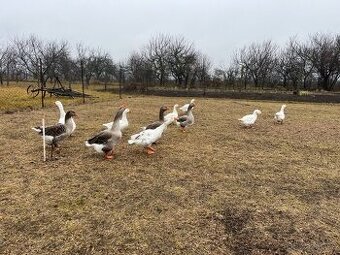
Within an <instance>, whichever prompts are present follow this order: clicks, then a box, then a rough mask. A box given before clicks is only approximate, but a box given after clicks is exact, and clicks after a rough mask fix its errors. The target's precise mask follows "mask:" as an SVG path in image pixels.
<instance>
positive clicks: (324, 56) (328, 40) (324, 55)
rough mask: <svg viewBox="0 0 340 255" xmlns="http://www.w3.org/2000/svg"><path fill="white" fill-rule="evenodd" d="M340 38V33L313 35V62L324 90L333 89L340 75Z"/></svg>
mask: <svg viewBox="0 0 340 255" xmlns="http://www.w3.org/2000/svg"><path fill="white" fill-rule="evenodd" d="M339 40H340V39H339V35H338V36H330V35H322V34H316V35H314V36H313V37H311V62H312V63H313V66H314V67H315V71H316V72H317V74H318V76H319V86H320V87H321V88H322V89H324V90H328V91H329V90H332V89H333V88H334V86H335V84H336V82H337V81H338V79H339V77H340V72H339V65H340V50H339Z"/></svg>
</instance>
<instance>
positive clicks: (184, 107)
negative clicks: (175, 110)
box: [179, 99, 195, 112]
mask: <svg viewBox="0 0 340 255" xmlns="http://www.w3.org/2000/svg"><path fill="white" fill-rule="evenodd" d="M194 102H195V99H191V101H190V104H192V103H194ZM190 104H185V105H183V106H182V107H181V108H179V109H180V110H181V111H182V112H187V111H188V108H189V105H190Z"/></svg>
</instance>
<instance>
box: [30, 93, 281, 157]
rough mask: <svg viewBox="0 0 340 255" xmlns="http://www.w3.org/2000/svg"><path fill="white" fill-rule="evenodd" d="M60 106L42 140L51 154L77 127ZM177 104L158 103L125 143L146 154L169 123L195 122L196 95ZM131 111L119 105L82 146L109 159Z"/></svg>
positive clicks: (246, 120)
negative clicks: (154, 116)
mask: <svg viewBox="0 0 340 255" xmlns="http://www.w3.org/2000/svg"><path fill="white" fill-rule="evenodd" d="M55 104H56V106H57V107H58V109H59V119H58V122H57V124H55V125H52V126H47V127H45V130H44V131H45V142H46V144H47V145H50V146H51V158H52V157H53V152H54V151H55V150H56V149H58V150H59V143H60V142H61V141H63V140H65V139H66V138H67V137H70V136H72V133H73V132H74V130H75V129H76V123H75V121H74V118H75V117H76V116H77V115H76V113H75V112H74V111H67V112H65V110H64V107H63V105H62V103H61V102H60V101H56V102H55ZM178 107H179V105H178V104H175V105H174V106H173V110H172V112H170V113H168V114H166V115H165V112H166V111H167V110H168V107H166V106H161V107H160V109H159V118H158V119H157V120H156V121H154V122H152V123H149V124H147V125H145V126H144V127H142V128H141V130H139V131H138V132H137V133H136V134H134V135H131V137H130V139H129V140H128V144H130V145H132V144H136V145H139V146H142V147H143V148H144V149H145V152H146V153H147V154H148V155H151V154H154V153H155V152H156V150H155V148H154V147H152V146H153V144H155V143H156V142H157V141H158V140H159V139H161V137H162V135H163V133H164V131H165V130H166V129H167V127H168V126H169V125H170V124H172V123H173V124H176V125H177V126H178V127H179V128H180V130H181V131H183V132H185V131H186V129H187V128H188V127H189V126H191V125H193V124H194V123H195V118H194V115H193V109H194V108H195V99H192V100H191V101H190V103H188V104H185V105H183V106H182V107H180V108H179V109H180V111H181V112H182V113H181V114H179V113H178V111H177V108H178ZM285 108H286V105H282V107H281V109H280V111H279V112H277V113H275V115H274V121H275V123H279V124H283V121H284V119H285ZM129 112H130V110H129V108H127V107H125V106H121V107H120V108H119V109H118V111H117V112H116V114H115V115H114V116H113V121H112V122H109V123H105V124H102V125H103V126H104V127H105V129H104V130H102V131H100V132H98V133H97V134H95V135H94V136H92V137H91V138H89V139H87V140H86V141H85V146H86V147H89V148H92V149H93V150H94V151H95V152H97V153H100V154H103V155H104V159H108V160H110V159H112V158H113V157H114V151H115V147H116V146H117V144H118V143H119V142H120V141H121V139H122V136H123V133H122V132H123V131H124V130H125V129H126V128H127V127H128V126H129V121H128V119H127V114H128V113H129ZM260 114H261V111H260V110H258V109H256V110H254V112H253V113H252V114H248V115H245V116H243V117H242V118H240V119H238V120H239V121H240V122H241V124H242V126H244V127H246V128H248V127H253V126H254V124H255V122H256V120H257V118H258V116H259V115H260ZM32 129H33V130H34V131H36V132H37V133H38V134H39V135H43V127H41V126H40V127H39V126H38V127H34V128H32Z"/></svg>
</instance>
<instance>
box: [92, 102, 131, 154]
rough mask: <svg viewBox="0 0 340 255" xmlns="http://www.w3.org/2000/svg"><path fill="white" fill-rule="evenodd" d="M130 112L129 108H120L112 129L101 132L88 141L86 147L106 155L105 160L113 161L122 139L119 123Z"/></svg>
mask: <svg viewBox="0 0 340 255" xmlns="http://www.w3.org/2000/svg"><path fill="white" fill-rule="evenodd" d="M128 110H129V109H127V108H120V109H119V110H118V112H117V113H116V115H115V118H114V120H113V124H112V126H111V128H110V129H106V130H104V131H101V132H99V133H98V134H96V135H95V136H93V137H92V138H90V139H88V140H87V141H86V142H85V145H86V146H87V147H92V148H93V149H94V150H95V151H96V152H98V153H104V158H105V159H112V158H113V151H114V149H115V146H116V145H117V144H118V142H119V141H120V140H121V138H122V131H121V128H120V124H119V122H120V120H121V119H122V115H123V113H126V112H127V111H128Z"/></svg>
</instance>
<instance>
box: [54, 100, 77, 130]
mask: <svg viewBox="0 0 340 255" xmlns="http://www.w3.org/2000/svg"><path fill="white" fill-rule="evenodd" d="M55 104H56V105H57V107H58V109H59V120H58V123H60V124H65V115H66V113H65V110H64V106H63V104H62V103H61V102H60V101H55ZM70 122H71V126H72V127H71V132H70V135H71V134H72V133H73V132H74V130H75V129H76V123H75V122H74V119H73V118H72V117H71V119H70Z"/></svg>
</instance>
